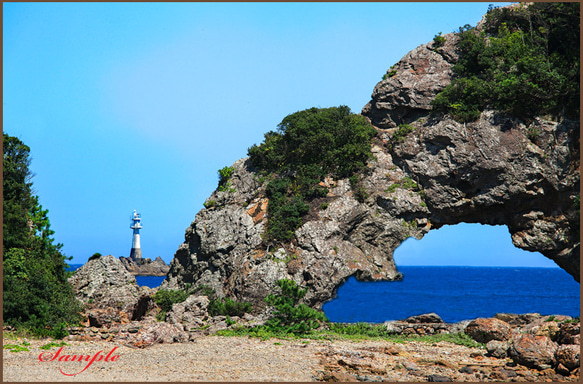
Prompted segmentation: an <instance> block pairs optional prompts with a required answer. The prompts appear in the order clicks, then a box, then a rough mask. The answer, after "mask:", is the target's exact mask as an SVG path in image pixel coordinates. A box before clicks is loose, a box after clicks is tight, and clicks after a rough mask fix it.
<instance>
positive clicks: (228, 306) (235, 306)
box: [208, 297, 253, 317]
mask: <svg viewBox="0 0 583 384" xmlns="http://www.w3.org/2000/svg"><path fill="white" fill-rule="evenodd" d="M209 300H210V301H209V306H208V313H209V315H211V316H239V317H242V316H243V315H245V314H246V313H250V312H251V310H252V309H253V307H252V306H251V303H245V302H236V301H233V300H231V299H229V298H228V297H225V298H224V299H214V298H210V299H209Z"/></svg>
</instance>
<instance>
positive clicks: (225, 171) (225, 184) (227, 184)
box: [218, 167, 237, 192]
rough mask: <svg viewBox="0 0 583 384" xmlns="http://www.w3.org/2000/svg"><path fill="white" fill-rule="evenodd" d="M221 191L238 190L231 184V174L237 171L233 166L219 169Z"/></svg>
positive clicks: (219, 188)
mask: <svg viewBox="0 0 583 384" xmlns="http://www.w3.org/2000/svg"><path fill="white" fill-rule="evenodd" d="M218 172H219V187H218V190H219V192H236V191H237V190H236V189H235V188H233V185H232V184H231V181H230V180H231V176H232V175H233V172H235V168H233V167H224V168H221V169H219V171H218Z"/></svg>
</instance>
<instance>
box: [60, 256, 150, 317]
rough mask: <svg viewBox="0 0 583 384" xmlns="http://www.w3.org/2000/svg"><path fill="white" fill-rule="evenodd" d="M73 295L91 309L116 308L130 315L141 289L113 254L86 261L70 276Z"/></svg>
mask: <svg viewBox="0 0 583 384" xmlns="http://www.w3.org/2000/svg"><path fill="white" fill-rule="evenodd" d="M69 282H70V283H71V285H73V289H74V291H75V296H76V297H77V299H78V300H80V301H81V302H83V303H84V304H92V305H93V307H94V308H99V309H106V308H108V307H112V308H117V309H119V310H122V311H124V312H126V313H127V314H128V315H129V316H130V317H131V316H132V314H133V311H134V309H135V307H136V304H137V302H138V297H139V292H140V288H139V287H138V284H137V283H136V278H135V277H134V276H132V275H131V274H129V273H128V271H126V269H125V268H124V266H123V264H122V263H121V262H120V261H119V259H117V258H116V257H115V256H111V255H109V256H103V257H100V258H98V259H94V260H89V261H88V262H87V263H85V264H84V265H83V266H82V267H81V268H79V269H77V270H76V271H75V274H74V275H73V276H71V277H70V278H69Z"/></svg>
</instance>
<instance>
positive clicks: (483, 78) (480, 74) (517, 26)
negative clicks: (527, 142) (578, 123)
mask: <svg viewBox="0 0 583 384" xmlns="http://www.w3.org/2000/svg"><path fill="white" fill-rule="evenodd" d="M458 36H459V38H460V41H459V43H458V48H459V50H460V56H459V60H458V61H457V63H456V64H455V65H454V66H453V68H452V69H453V71H454V74H455V77H454V79H453V81H452V82H451V84H449V85H448V86H447V87H446V88H445V89H444V90H443V91H442V92H441V93H439V94H438V95H437V96H436V98H435V99H434V100H433V102H432V105H433V110H434V111H435V112H443V113H449V114H450V115H451V116H452V117H453V118H454V119H456V120H458V121H460V122H468V121H473V120H476V119H477V118H478V117H479V116H480V113H481V112H482V111H483V110H484V109H486V108H492V109H495V110H498V111H502V112H507V113H509V114H511V115H513V116H516V117H520V118H525V119H529V118H532V117H534V116H540V115H551V116H557V117H558V116H561V115H563V116H566V117H568V118H571V119H575V120H578V119H579V82H580V81H579V66H580V60H579V4H578V3H531V4H530V5H528V6H525V5H522V6H518V7H512V8H509V7H503V8H493V7H490V9H489V10H488V13H487V14H486V21H485V24H484V28H483V29H482V30H481V31H478V30H477V29H476V28H474V27H471V26H469V25H466V26H464V27H461V28H460V29H459V32H458Z"/></svg>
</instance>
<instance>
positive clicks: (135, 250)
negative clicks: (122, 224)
mask: <svg viewBox="0 0 583 384" xmlns="http://www.w3.org/2000/svg"><path fill="white" fill-rule="evenodd" d="M130 220H132V224H131V225H130V228H131V229H133V230H134V236H133V239H132V251H131V252H130V258H132V259H141V258H142V248H141V247H140V229H142V224H141V223H140V220H142V219H141V217H140V214H139V213H137V212H136V210H135V209H134V213H133V214H132V216H131V217H130Z"/></svg>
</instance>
